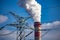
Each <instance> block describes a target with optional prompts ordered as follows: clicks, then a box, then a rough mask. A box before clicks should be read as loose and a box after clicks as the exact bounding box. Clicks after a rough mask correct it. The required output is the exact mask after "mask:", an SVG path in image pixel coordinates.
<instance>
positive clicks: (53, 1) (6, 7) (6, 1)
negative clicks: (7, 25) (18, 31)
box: [0, 0, 60, 23]
mask: <svg viewBox="0 0 60 40" xmlns="http://www.w3.org/2000/svg"><path fill="white" fill-rule="evenodd" d="M37 1H38V2H39V3H40V4H41V5H42V15H41V16H42V17H41V23H46V22H53V21H57V20H58V21H59V20H60V16H59V15H60V11H59V10H60V0H37ZM17 2H18V0H0V4H1V6H0V14H3V15H6V16H8V17H9V19H12V20H13V17H12V18H11V15H10V14H9V13H8V12H9V11H13V12H15V13H17V14H18V15H20V16H29V15H28V14H27V12H26V11H25V9H23V8H21V7H19V6H18V4H17Z"/></svg>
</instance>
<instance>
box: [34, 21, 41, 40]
mask: <svg viewBox="0 0 60 40" xmlns="http://www.w3.org/2000/svg"><path fill="white" fill-rule="evenodd" d="M40 27H41V23H40V22H34V28H35V33H34V37H35V38H34V39H35V40H41V32H40Z"/></svg>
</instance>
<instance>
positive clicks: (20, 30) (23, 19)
mask: <svg viewBox="0 0 60 40" xmlns="http://www.w3.org/2000/svg"><path fill="white" fill-rule="evenodd" d="M9 13H10V14H11V15H13V16H14V17H15V18H16V21H17V23H14V24H8V25H9V26H15V27H17V35H18V34H19V35H18V36H17V40H19V39H20V40H22V38H23V37H24V36H25V35H22V33H23V32H24V27H25V26H26V25H25V24H26V21H27V20H28V19H29V18H31V17H20V16H18V15H16V14H15V13H13V12H9ZM24 34H25V32H24ZM19 37H20V38H19Z"/></svg>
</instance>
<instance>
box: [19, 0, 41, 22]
mask: <svg viewBox="0 0 60 40" xmlns="http://www.w3.org/2000/svg"><path fill="white" fill-rule="evenodd" d="M19 6H20V7H23V8H25V9H26V11H27V13H29V14H30V15H31V16H32V18H33V19H34V22H41V5H40V4H39V3H37V2H36V1H35V0H20V1H19Z"/></svg>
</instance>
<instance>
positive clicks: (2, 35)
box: [0, 30, 16, 36]
mask: <svg viewBox="0 0 60 40" xmlns="http://www.w3.org/2000/svg"><path fill="white" fill-rule="evenodd" d="M15 31H16V30H14V31H12V32H10V33H7V34H0V36H6V35H10V34H12V33H14V32H15Z"/></svg>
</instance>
